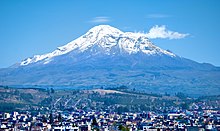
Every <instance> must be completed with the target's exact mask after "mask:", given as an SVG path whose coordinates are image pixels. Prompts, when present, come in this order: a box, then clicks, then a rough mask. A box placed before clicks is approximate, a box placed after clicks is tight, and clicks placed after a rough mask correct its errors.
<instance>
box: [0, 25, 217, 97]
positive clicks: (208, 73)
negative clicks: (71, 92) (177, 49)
mask: <svg viewBox="0 0 220 131" xmlns="http://www.w3.org/2000/svg"><path fill="white" fill-rule="evenodd" d="M219 78H220V69H219V68H218V67H215V66H213V65H210V64H201V63H197V62H195V61H192V60H189V59H186V58H184V57H179V56H178V55H175V54H173V53H171V52H169V51H166V50H163V49H161V48H159V47H157V46H155V45H153V44H152V43H151V42H150V41H149V39H148V38H147V37H146V35H145V34H142V33H132V32H122V31H120V30H118V29H116V28H114V27H111V26H108V25H100V26H95V27H93V28H92V29H90V30H89V31H88V32H87V33H86V34H84V35H82V36H81V37H79V38H77V39H76V40H73V41H72V42H70V43H68V44H66V45H64V46H61V47H58V48H57V49H56V50H55V51H53V52H51V53H48V54H44V55H35V56H34V57H32V58H27V59H26V60H24V61H22V62H21V63H19V64H15V65H14V66H11V67H10V68H6V69H0V85H12V86H14V85H22V86H23V85H28V87H36V85H39V86H45V87H48V85H51V86H53V87H71V88H78V89H81V88H93V87H95V88H99V87H118V86H121V85H125V86H128V87H130V88H136V89H140V90H147V91H150V92H151V91H152V92H160V93H164V92H167V93H175V92H185V93H188V94H195V95H210V94H213V95H214V94H215V95H216V94H217V95H219V92H220V88H219V87H220V81H219Z"/></svg>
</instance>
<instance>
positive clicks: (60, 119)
mask: <svg viewBox="0 0 220 131" xmlns="http://www.w3.org/2000/svg"><path fill="white" fill-rule="evenodd" d="M58 121H59V122H62V116H61V113H59V115H58Z"/></svg>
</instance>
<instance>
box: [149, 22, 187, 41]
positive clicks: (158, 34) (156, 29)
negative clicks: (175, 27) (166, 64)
mask: <svg viewBox="0 0 220 131" xmlns="http://www.w3.org/2000/svg"><path fill="white" fill-rule="evenodd" d="M188 35H189V34H188V33H186V34H183V33H179V32H174V31H170V30H167V29H166V26H165V25H162V26H158V25H156V26H153V27H152V28H151V29H150V30H149V32H148V33H147V37H148V38H149V39H157V38H162V39H167V38H168V39H182V38H185V37H186V36H188Z"/></svg>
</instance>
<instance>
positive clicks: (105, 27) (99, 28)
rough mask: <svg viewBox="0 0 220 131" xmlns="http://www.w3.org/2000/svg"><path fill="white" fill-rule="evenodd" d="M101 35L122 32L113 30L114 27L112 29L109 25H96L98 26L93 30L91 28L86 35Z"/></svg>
mask: <svg viewBox="0 0 220 131" xmlns="http://www.w3.org/2000/svg"><path fill="white" fill-rule="evenodd" d="M91 32H93V33H99V32H101V33H103V34H112V33H113V34H121V33H122V31H120V30H119V29H117V28H115V27H112V26H110V25H98V26H95V27H93V28H91V29H90V30H89V31H88V33H91Z"/></svg>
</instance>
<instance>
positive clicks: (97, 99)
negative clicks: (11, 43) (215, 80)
mask: <svg viewBox="0 0 220 131" xmlns="http://www.w3.org/2000/svg"><path fill="white" fill-rule="evenodd" d="M0 96H1V98H0V104H1V106H0V110H1V113H0V125H1V126H0V130H9V131H10V130H14V131H17V130H34V131H37V130H39V131H40V130H49V131H89V130H100V131H109V130H110V131H118V130H123V131H133V130H134V131H135V130H140V131H157V130H184V131H185V130H187V131H194V130H199V131H200V130H201V131H202V130H210V131H211V130H213V131H217V130H219V129H220V96H201V97H197V98H193V97H190V96H187V95H185V94H183V93H181V92H178V93H175V94H172V95H171V94H167V93H165V94H154V93H152V92H147V91H140V90H139V91H138V90H135V89H130V88H127V87H126V86H120V87H116V88H99V89H98V88H97V89H83V90H73V89H56V88H52V87H50V88H12V87H1V88H0Z"/></svg>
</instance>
